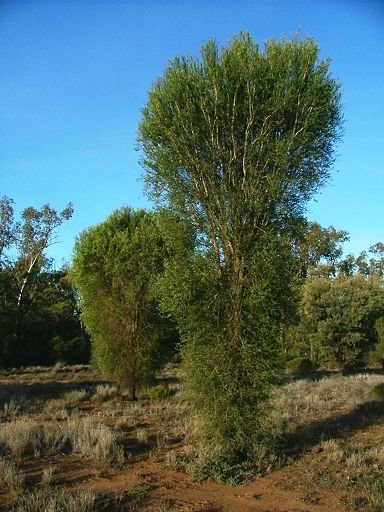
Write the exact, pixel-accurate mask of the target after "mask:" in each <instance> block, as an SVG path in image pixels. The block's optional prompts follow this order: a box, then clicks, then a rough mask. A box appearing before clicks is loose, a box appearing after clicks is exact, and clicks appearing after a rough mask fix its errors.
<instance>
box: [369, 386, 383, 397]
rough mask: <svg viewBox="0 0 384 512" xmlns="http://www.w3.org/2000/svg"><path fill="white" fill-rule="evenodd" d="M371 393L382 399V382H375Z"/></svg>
mask: <svg viewBox="0 0 384 512" xmlns="http://www.w3.org/2000/svg"><path fill="white" fill-rule="evenodd" d="M372 395H373V397H374V398H375V399H376V400H384V384H377V385H376V386H374V387H373V388H372Z"/></svg>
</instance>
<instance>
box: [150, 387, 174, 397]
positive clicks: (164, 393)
mask: <svg viewBox="0 0 384 512" xmlns="http://www.w3.org/2000/svg"><path fill="white" fill-rule="evenodd" d="M171 394H172V393H171V390H170V389H169V387H168V386H164V385H163V384H158V385H157V386H152V387H151V388H148V396H149V398H150V399H151V400H164V399H166V398H169V397H170V396H171Z"/></svg>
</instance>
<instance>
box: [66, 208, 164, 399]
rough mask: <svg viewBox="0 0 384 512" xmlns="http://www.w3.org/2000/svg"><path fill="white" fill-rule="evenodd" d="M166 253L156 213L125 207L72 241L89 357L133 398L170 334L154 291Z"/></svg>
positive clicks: (73, 277) (73, 267)
mask: <svg viewBox="0 0 384 512" xmlns="http://www.w3.org/2000/svg"><path fill="white" fill-rule="evenodd" d="M164 255H165V249H164V243H163V239H162V237H161V234H160V231H159V229H158V227H157V221H156V216H155V214H151V213H147V212H145V211H144V210H137V211H135V210H132V209H130V208H127V207H124V208H121V209H119V210H116V211H115V212H114V213H112V214H111V215H110V216H109V217H108V219H107V220H105V221H104V222H102V223H101V224H99V225H97V226H94V227H91V228H89V229H87V230H86V231H84V232H83V233H81V234H80V236H79V237H78V239H77V241H76V244H75V253H74V259H73V263H72V269H71V275H72V279H73V281H74V283H75V285H76V287H77V288H78V290H79V293H80V307H81V310H82V318H83V321H84V324H85V327H86V329H87V331H88V333H89V334H90V337H91V343H92V350H93V358H94V360H95V361H96V363H97V364H98V366H99V367H100V369H101V370H102V371H104V373H105V374H106V375H107V376H108V377H110V378H112V379H114V380H115V381H116V382H117V383H118V384H119V385H121V386H122V387H123V388H126V390H127V391H128V393H129V396H130V398H131V399H132V400H134V399H135V398H136V388H137V386H138V385H140V384H143V383H145V382H146V381H148V379H150V378H151V377H153V372H154V370H155V369H156V367H157V366H158V363H159V361H160V359H161V357H160V356H161V354H160V353H159V347H160V344H161V343H163V344H164V343H165V342H167V341H170V340H171V338H172V334H173V331H172V329H171V328H170V326H169V323H167V322H165V321H164V320H162V319H161V318H160V315H159V313H158V309H157V302H156V299H155V296H154V289H153V284H154V280H155V278H156V276H157V275H158V274H159V273H160V272H161V271H162V268H163V260H164Z"/></svg>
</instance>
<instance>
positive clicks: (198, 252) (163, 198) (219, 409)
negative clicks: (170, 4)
mask: <svg viewBox="0 0 384 512" xmlns="http://www.w3.org/2000/svg"><path fill="white" fill-rule="evenodd" d="M328 68H329V63H328V62H324V61H320V60H319V48H318V47H317V45H316V44H315V43H314V42H313V41H312V40H311V39H306V40H304V41H300V40H299V38H298V37H296V38H294V39H293V40H292V41H289V40H286V39H283V40H282V41H281V42H276V41H269V42H268V43H267V44H266V45H265V48H264V50H260V49H259V47H258V46H257V45H256V44H255V43H253V41H252V40H251V37H250V36H249V35H248V34H241V35H240V36H238V37H235V38H234V39H233V40H232V41H231V43H230V44H229V45H228V46H227V47H224V48H222V49H219V48H218V47H217V45H216V44H215V42H213V41H210V42H208V43H207V44H206V45H204V46H203V47H202V49H201V58H200V59H194V58H190V57H178V58H176V59H174V60H173V61H172V62H171V63H170V65H169V66H168V68H167V69H166V70H165V72H164V74H163V76H162V77H160V78H159V79H158V80H157V81H156V82H155V83H154V86H153V88H152V90H151V92H150V93H149V96H148V102H147V105H146V106H145V107H144V109H143V118H142V122H141V124H140V127H139V144H140V146H141V149H142V150H143V161H142V162H143V165H144V167H145V169H146V174H145V181H146V186H147V190H148V193H149V194H150V196H151V197H153V198H154V199H155V200H157V201H158V204H160V205H162V206H166V207H167V208H169V210H170V211H171V212H172V214H173V216H174V218H176V219H179V221H178V222H176V223H175V224H174V225H175V226H176V227H175V229H174V231H171V234H170V236H169V237H168V240H167V244H170V246H172V248H173V251H174V252H173V253H172V257H171V259H170V260H169V261H168V262H167V264H166V269H165V273H164V275H163V276H162V277H161V278H160V280H159V281H158V283H157V293H159V295H160V297H161V304H162V308H163V310H164V311H167V312H168V314H169V315H171V316H172V317H173V318H174V319H175V320H176V322H177V325H178V328H179V330H180V333H181V336H182V354H183V360H184V368H185V370H186V388H187V393H188V395H189V397H190V399H191V403H192V404H193V406H194V407H195V410H196V412H197V415H198V417H199V418H200V424H201V433H202V436H203V437H204V439H205V442H206V444H207V445H220V446H221V447H222V449H223V450H224V452H225V453H226V455H225V456H226V457H227V456H229V457H230V459H231V460H232V456H233V457H235V458H236V457H239V458H241V457H243V456H245V455H247V456H251V457H252V456H256V455H255V454H256V453H257V451H258V446H260V443H262V439H263V438H265V437H266V436H268V432H267V428H266V427H265V422H264V421H263V419H264V417H265V416H266V415H267V406H266V403H267V399H268V397H269V393H270V389H271V387H272V386H273V384H274V383H275V382H276V380H277V375H278V368H279V353H280V348H281V347H280V340H281V322H282V320H283V318H284V316H285V315H288V314H289V308H290V297H291V291H292V290H291V285H290V276H291V274H292V272H293V266H292V251H291V248H290V240H291V238H292V232H293V231H294V229H296V227H295V226H296V225H297V224H298V222H297V219H298V217H300V216H301V214H302V212H303V209H304V205H305V202H306V201H307V200H308V199H309V198H310V197H311V195H312V194H313V193H314V192H315V191H316V190H317V189H318V188H319V187H320V186H321V185H322V184H323V183H324V181H325V180H326V179H327V177H328V173H329V168H330V165H331V164H332V161H333V156H332V150H333V147H334V145H335V143H336V142H337V140H338V138H339V135H340V125H341V113H340V94H339V85H338V84H337V83H336V82H335V81H334V80H333V79H332V78H331V77H330V76H329V70H328ZM183 221H184V222H185V225H186V226H187V228H186V231H188V228H190V229H191V231H192V236H191V237H190V238H189V240H190V241H191V243H190V244H189V245H187V247H186V248H185V247H181V246H180V244H178V243H177V241H176V240H175V237H177V236H178V233H179V232H180V227H181V226H182V225H183ZM186 231H184V234H185V233H186ZM187 238H188V237H187ZM232 462H233V460H232Z"/></svg>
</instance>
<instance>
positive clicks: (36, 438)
mask: <svg viewBox="0 0 384 512" xmlns="http://www.w3.org/2000/svg"><path fill="white" fill-rule="evenodd" d="M0 446H2V447H3V450H4V451H5V452H8V453H10V455H12V456H13V457H15V458H17V459H20V458H22V457H41V456H44V455H52V454H57V453H68V452H74V453H80V454H82V455H85V456H89V457H92V458H93V459H94V460H95V461H96V462H98V463H103V464H105V463H112V462H123V460H124V452H123V449H122V447H121V446H120V444H119V441H118V434H117V433H116V432H115V431H114V430H112V429H111V428H110V427H107V426H106V425H103V424H101V423H97V422H96V421H94V420H93V419H92V418H79V417H72V418H69V419H68V421H67V422H66V423H63V424H56V425H39V424H38V423H36V422H35V421H33V420H30V419H20V420H16V421H12V422H9V423H6V424H4V425H3V426H2V428H1V431H0Z"/></svg>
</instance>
